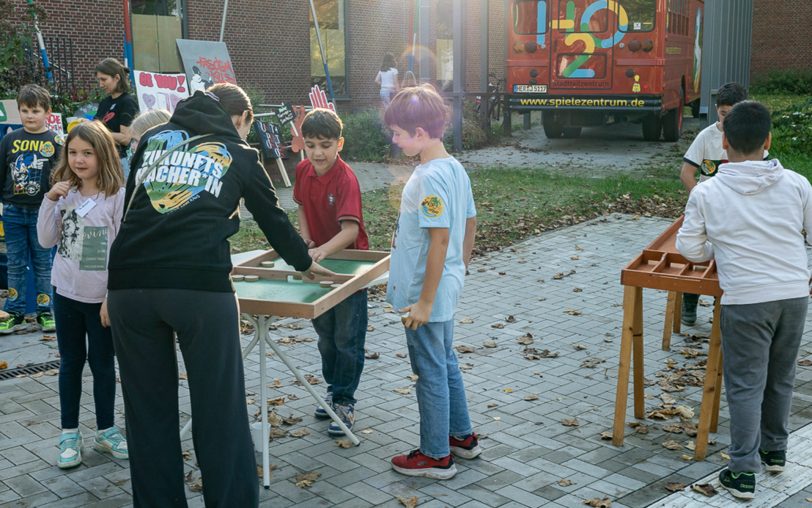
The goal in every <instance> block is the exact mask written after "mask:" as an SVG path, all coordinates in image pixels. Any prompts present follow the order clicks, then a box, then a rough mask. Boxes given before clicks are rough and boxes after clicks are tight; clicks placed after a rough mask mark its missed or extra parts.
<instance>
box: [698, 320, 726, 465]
mask: <svg viewBox="0 0 812 508" xmlns="http://www.w3.org/2000/svg"><path fill="white" fill-rule="evenodd" d="M718 323H719V311H718V306H717V308H715V309H714V312H713V324H714V328H716V327H717V326H718ZM721 355H722V341H721V334H719V333H711V337H710V343H709V344H708V362H707V364H706V366H705V384H704V388H703V389H702V405H701V406H700V409H699V426H698V428H697V433H696V450H695V452H694V458H695V459H696V460H702V459H704V458H705V455H706V454H707V451H708V434H709V432H710V428H711V421H712V420H713V411H714V406H715V405H716V400H717V399H718V397H719V393H718V392H720V391H721V390H722V386H721V385H719V384H717V383H718V382H719V378H720V376H721V374H720V372H719V369H720V367H721Z"/></svg>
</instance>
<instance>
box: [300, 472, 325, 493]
mask: <svg viewBox="0 0 812 508" xmlns="http://www.w3.org/2000/svg"><path fill="white" fill-rule="evenodd" d="M320 476H321V473H319V472H318V471H311V472H309V473H299V474H297V475H296V477H295V478H294V481H295V482H296V486H297V487H299V488H300V489H307V488H309V487H311V486H312V485H313V484H314V483H315V482H316V480H318V479H319V477H320Z"/></svg>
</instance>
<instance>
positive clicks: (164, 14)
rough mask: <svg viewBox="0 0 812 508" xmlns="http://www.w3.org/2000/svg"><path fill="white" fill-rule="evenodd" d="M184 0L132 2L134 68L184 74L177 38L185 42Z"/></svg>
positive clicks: (136, 0)
mask: <svg viewBox="0 0 812 508" xmlns="http://www.w3.org/2000/svg"><path fill="white" fill-rule="evenodd" d="M183 7H184V5H183V2H182V1H181V0H131V2H130V14H131V16H132V31H133V59H134V62H133V64H134V67H135V68H136V69H138V70H144V71H154V72H183V65H182V64H181V61H180V56H179V55H178V50H177V47H176V45H175V39H183V23H182V20H183V15H184V12H183V11H184V10H183Z"/></svg>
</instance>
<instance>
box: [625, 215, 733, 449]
mask: <svg viewBox="0 0 812 508" xmlns="http://www.w3.org/2000/svg"><path fill="white" fill-rule="evenodd" d="M683 220H684V217H680V218H679V219H677V220H676V221H675V222H674V223H673V224H671V225H670V226H669V227H668V228H667V229H666V230H665V231H663V233H662V234H660V235H659V236H658V237H657V238H656V239H655V240H654V241H653V242H651V243H650V244H649V245H648V246H647V247H646V248H645V249H643V252H642V253H640V255H638V256H637V257H635V258H634V259H633V260H632V261H631V263H629V264H628V265H627V266H626V267H625V268H624V269H623V270H622V271H621V274H620V282H621V284H622V285H623V286H624V288H623V330H622V334H621V341H620V362H619V367H618V378H617V391H616V393H615V418H614V428H613V433H612V443H613V444H614V445H615V446H620V445H622V444H623V438H624V431H625V426H626V404H627V402H628V397H629V374H630V371H631V369H632V367H633V368H634V371H633V380H634V417H635V418H639V419H642V418H645V416H646V415H645V395H644V377H643V352H644V348H643V288H650V289H661V290H665V291H668V299H667V305H666V311H665V326H664V327H663V341H662V348H663V349H664V350H669V349H670V344H671V332H672V330H673V331H675V332H678V331H679V320H680V305H681V302H682V294H683V293H693V294H699V295H708V296H714V297H717V298H716V302H715V304H714V310H713V325H712V327H711V334H710V338H709V341H708V342H709V344H708V359H707V363H706V370H705V380H704V386H703V391H702V404H701V406H700V410H699V423H698V425H697V436H696V449H695V451H694V457H695V458H696V459H697V460H701V459H703V458H705V454H706V453H707V448H708V434H709V433H710V432H716V428H717V423H718V419H719V399H720V394H721V390H722V368H721V367H722V353H721V331H720V328H719V321H720V319H719V312H720V308H719V298H718V297H720V296H721V295H722V289H721V288H720V287H719V277H718V274H717V272H716V263H715V262H714V261H713V260H711V261H708V262H704V263H692V262H690V261H688V260H687V259H685V258H684V257H682V256H681V255H680V253H679V252H678V251H677V247H676V239H677V233H678V232H679V229H680V227H682V223H683Z"/></svg>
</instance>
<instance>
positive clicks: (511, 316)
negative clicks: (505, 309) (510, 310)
mask: <svg viewBox="0 0 812 508" xmlns="http://www.w3.org/2000/svg"><path fill="white" fill-rule="evenodd" d="M505 322H507V323H515V322H516V317H515V316H514V315H513V314H509V315H508V317H506V318H505Z"/></svg>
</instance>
